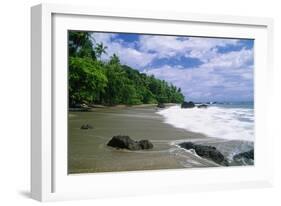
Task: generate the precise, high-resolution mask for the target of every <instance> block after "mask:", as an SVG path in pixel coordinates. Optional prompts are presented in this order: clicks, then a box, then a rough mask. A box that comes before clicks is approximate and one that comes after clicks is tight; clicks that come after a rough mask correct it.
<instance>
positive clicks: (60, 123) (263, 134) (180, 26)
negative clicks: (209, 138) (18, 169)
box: [31, 4, 273, 201]
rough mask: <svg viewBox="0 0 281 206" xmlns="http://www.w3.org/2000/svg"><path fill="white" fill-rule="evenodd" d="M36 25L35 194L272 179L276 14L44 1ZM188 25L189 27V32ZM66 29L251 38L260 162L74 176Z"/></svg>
mask: <svg viewBox="0 0 281 206" xmlns="http://www.w3.org/2000/svg"><path fill="white" fill-rule="evenodd" d="M116 22H119V24H118V27H117V24H116ZM156 24H157V27H155V25H156ZM167 25H168V26H169V27H170V28H173V30H172V31H168V30H167ZM31 26H32V28H31V50H32V53H31V56H32V60H31V71H32V72H31V73H32V76H31V79H32V85H31V95H32V99H31V110H32V114H31V125H32V128H31V196H32V198H34V199H36V200H39V201H53V200H67V199H84V198H97V197H113V196H123V195H135V194H151V193H155V194H156V193H172V192H189V191H210V190H214V189H218V190H219V189H238V188H245V187H268V186H272V182H273V181H272V180H273V160H272V156H273V150H272V149H273V134H272V133H271V132H270V116H269V115H268V113H267V111H268V109H269V108H270V106H271V104H273V102H272V101H271V96H270V95H271V94H270V91H271V88H272V85H271V80H272V77H273V59H272V58H273V54H272V52H273V32H272V29H273V21H272V19H268V18H257V17H238V16H221V15H201V14H200V15H199V14H189V13H173V12H172V13H166V12H165V13H159V12H149V11H133V10H130V11H128V10H121V9H118V10H117V9H112V8H91V7H86V6H85V7H83V6H79V7H78V6H70V5H57V4H40V5H37V6H34V7H32V8H31ZM165 28H166V29H165ZM187 28H192V31H190V32H188V33H187V30H186V29H187ZM68 29H77V30H88V31H91V30H96V31H98V30H100V31H115V32H143V33H146V32H147V33H162V34H186V35H187V34H189V35H195V36H196V35H199V34H201V36H224V37H225V36H226V37H237V38H246V37H247V38H249V37H251V38H254V39H255V41H256V42H255V45H256V46H255V117H256V120H255V125H256V127H255V134H256V142H255V166H254V167H243V168H240V167H229V168H223V169H222V168H204V169H187V170H185V169H181V170H157V171H139V172H116V173H106V174H103V173H101V174H100V173H99V174H84V175H71V176H69V175H68V174H67V171H66V170H65V168H66V165H67V162H66V161H65V160H66V158H67V147H66V143H67V141H66V140H67V138H66V135H67V132H66V130H65V125H66V123H65V122H66V121H67V119H66V115H67V110H64V109H61V108H67V102H66V101H65V98H64V97H65V91H66V88H67V81H66V79H67V78H66V76H67V74H66V71H67V70H65V68H66V67H67V63H66V62H67V60H66V59H67V56H66V55H67V49H66V47H65V45H66V44H65V43H66V39H67V35H66V32H65V31H67V30H68ZM57 68H62V69H57ZM65 75H66V76H65ZM146 181H147V182H146Z"/></svg>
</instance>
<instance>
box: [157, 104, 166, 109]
mask: <svg viewBox="0 0 281 206" xmlns="http://www.w3.org/2000/svg"><path fill="white" fill-rule="evenodd" d="M157 107H158V108H161V109H163V108H165V104H164V103H158V104H157Z"/></svg>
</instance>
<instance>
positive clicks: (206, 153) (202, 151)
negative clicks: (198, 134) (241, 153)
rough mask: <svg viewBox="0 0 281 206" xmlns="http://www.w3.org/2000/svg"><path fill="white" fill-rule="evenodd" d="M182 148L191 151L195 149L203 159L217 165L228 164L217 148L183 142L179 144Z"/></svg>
mask: <svg viewBox="0 0 281 206" xmlns="http://www.w3.org/2000/svg"><path fill="white" fill-rule="evenodd" d="M179 146H180V147H182V148H184V149H187V150H190V149H193V150H194V151H195V152H196V154H197V155H199V156H200V157H203V158H207V159H210V160H212V161H214V162H216V163H217V164H220V165H224V166H227V165H228V162H227V160H226V159H225V157H224V156H223V154H222V153H221V152H220V151H218V150H217V149H216V148H215V147H212V146H206V145H200V144H194V143H192V142H183V143H180V144H179Z"/></svg>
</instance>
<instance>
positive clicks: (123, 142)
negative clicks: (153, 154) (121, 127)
mask: <svg viewBox="0 0 281 206" xmlns="http://www.w3.org/2000/svg"><path fill="white" fill-rule="evenodd" d="M107 146H110V147H114V148H117V149H128V150H142V149H152V148H153V144H152V143H151V142H150V141H149V140H140V141H134V140H132V139H131V138H130V137H129V136H123V135H118V136H114V137H112V139H111V140H110V141H109V142H108V143H107Z"/></svg>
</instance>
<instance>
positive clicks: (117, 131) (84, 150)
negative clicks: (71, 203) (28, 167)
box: [68, 104, 239, 174]
mask: <svg viewBox="0 0 281 206" xmlns="http://www.w3.org/2000/svg"><path fill="white" fill-rule="evenodd" d="M155 105H156V104H154V105H145V106H143V105H142V106H133V107H123V106H121V107H120V106H119V107H106V108H102V109H100V108H96V109H93V110H92V111H91V112H78V111H75V112H73V111H70V112H69V132H68V133H69V134H70V136H69V156H68V157H69V158H68V165H69V168H68V173H69V174H77V173H93V172H117V171H139V170H158V169H179V168H198V167H217V166H220V165H218V164H216V163H214V162H212V161H211V160H208V159H204V158H201V157H199V156H198V155H195V154H193V153H192V152H190V151H187V150H185V149H183V148H179V146H178V144H177V143H179V142H186V141H192V142H198V143H202V144H210V145H218V144H220V143H219V139H214V138H210V137H207V136H206V135H204V134H200V133H195V132H191V131H187V130H185V129H180V128H176V127H173V126H172V125H170V124H167V123H165V122H164V121H165V119H164V117H163V116H162V115H160V114H157V113H156V107H155ZM171 106H172V105H171ZM85 123H89V124H91V125H93V129H89V130H81V129H80V126H81V125H82V124H85ZM115 135H128V136H130V137H131V138H132V139H134V140H140V139H148V140H150V141H151V142H152V143H153V145H154V148H153V149H152V150H142V151H125V150H117V149H115V148H110V147H108V146H106V144H107V142H108V141H109V140H110V139H111V138H112V137H113V136H115ZM220 141H221V140H220ZM224 141H226V142H229V141H227V140H224ZM235 144H236V145H239V143H235ZM220 145H221V146H220V148H223V146H225V145H224V144H220Z"/></svg>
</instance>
